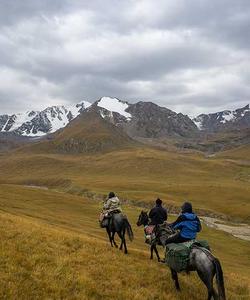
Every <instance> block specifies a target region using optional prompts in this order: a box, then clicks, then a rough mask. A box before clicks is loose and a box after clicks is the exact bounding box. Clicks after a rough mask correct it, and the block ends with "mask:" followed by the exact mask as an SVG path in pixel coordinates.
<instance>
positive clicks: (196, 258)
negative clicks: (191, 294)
mask: <svg viewBox="0 0 250 300" xmlns="http://www.w3.org/2000/svg"><path fill="white" fill-rule="evenodd" d="M146 214H147V213H146ZM143 216H144V217H143ZM142 218H143V219H144V218H145V212H141V214H140V216H139V218H138V221H139V220H141V219H142ZM145 219H146V218H145ZM137 224H138V222H137ZM172 234H173V229H172V228H171V227H170V226H168V225H166V226H164V232H163V234H162V233H161V230H158V231H156V240H159V241H160V242H159V243H160V244H162V245H164V246H165V245H166V244H165V242H166V239H167V238H168V236H170V235H172ZM170 270H171V275H172V279H173V280H174V282H175V287H176V289H177V291H180V284H179V279H178V273H177V272H176V271H175V270H174V269H172V268H170ZM185 271H186V272H187V273H189V272H190V271H196V272H197V274H198V276H199V277H200V279H201V280H202V282H203V283H204V284H205V286H206V287H207V292H208V298H207V299H208V300H211V299H212V297H213V299H214V300H226V294H225V287H224V277H223V271H222V267H221V264H220V261H219V259H218V258H216V257H215V256H214V255H213V254H212V253H211V252H210V251H209V250H207V249H206V248H203V247H199V246H197V245H193V246H192V247H191V251H190V254H189V260H188V265H187V268H186V270H185ZM214 276H215V277H216V284H217V290H218V293H217V292H216V291H215V289H214V287H213V279H214Z"/></svg>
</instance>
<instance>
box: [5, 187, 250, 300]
mask: <svg viewBox="0 0 250 300" xmlns="http://www.w3.org/2000/svg"><path fill="white" fill-rule="evenodd" d="M100 207H101V203H97V202H93V201H89V200H86V199H84V198H82V197H79V196H74V195H69V194H65V193H60V192H55V191H50V190H42V189H36V188H30V187H21V186H15V185H0V210H1V213H0V234H1V239H0V241H1V242H0V243H1V246H0V264H1V272H0V283H1V285H0V299H173V300H174V299H183V300H188V299H194V300H195V299H197V300H198V299H199V300H200V299H206V289H205V288H204V286H203V284H202V283H201V282H200V280H199V279H198V277H197V275H196V274H192V275H191V276H186V275H181V276H180V283H181V286H182V293H181V294H178V293H176V291H175V289H174V285H173V283H172V280H171V276H170V272H169V270H168V268H166V267H165V266H164V265H162V264H159V263H157V262H156V260H154V261H150V260H149V251H148V246H147V245H146V244H144V240H143V239H144V238H143V230H142V228H138V227H136V226H135V223H136V219H137V216H138V214H139V209H138V208H136V207H132V206H125V205H124V211H125V213H126V214H127V215H128V217H129V221H130V223H131V225H132V227H133V230H134V234H135V240H134V241H133V242H132V243H129V244H128V249H129V255H128V256H126V255H124V254H123V253H121V252H120V251H119V250H117V249H112V248H111V247H110V246H109V243H108V241H107V237H106V234H105V231H104V230H103V229H101V228H99V226H98V222H97V218H98V214H99V209H100ZM200 238H202V239H208V240H209V242H210V245H211V247H212V249H213V252H214V253H215V255H216V256H218V257H219V259H220V260H221V262H222V266H223V269H224V273H225V283H226V289H227V295H228V299H231V300H235V299H239V300H240V299H242V300H243V299H244V300H245V299H250V297H249V287H250V281H249V275H250V259H249V258H250V252H249V245H250V243H249V242H246V241H241V240H239V239H236V238H234V237H232V236H230V235H229V234H225V233H223V232H221V231H215V230H212V229H209V228H207V227H204V228H203V231H202V233H201V234H200ZM161 255H162V253H161Z"/></svg>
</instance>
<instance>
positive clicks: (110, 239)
mask: <svg viewBox="0 0 250 300" xmlns="http://www.w3.org/2000/svg"><path fill="white" fill-rule="evenodd" d="M106 231H107V234H108V237H109V241H110V244H111V247H113V243H112V237H111V232H110V231H109V229H108V228H106Z"/></svg>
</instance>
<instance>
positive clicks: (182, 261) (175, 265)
mask: <svg viewBox="0 0 250 300" xmlns="http://www.w3.org/2000/svg"><path fill="white" fill-rule="evenodd" d="M193 245H197V246H199V247H204V248H206V249H208V250H209V245H208V242H207V241H205V240H201V241H197V240H192V241H188V242H184V243H178V244H175V243H171V244H168V245H167V246H166V255H165V263H166V264H167V265H168V266H169V267H170V268H171V269H173V270H175V271H176V272H181V271H184V270H187V268H188V263H189V255H190V251H191V248H192V246H193Z"/></svg>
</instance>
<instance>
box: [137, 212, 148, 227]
mask: <svg viewBox="0 0 250 300" xmlns="http://www.w3.org/2000/svg"><path fill="white" fill-rule="evenodd" d="M148 222H149V219H148V214H147V212H146V211H143V210H142V211H141V213H140V215H139V217H138V220H137V222H136V225H137V226H141V225H144V226H145V225H148Z"/></svg>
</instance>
